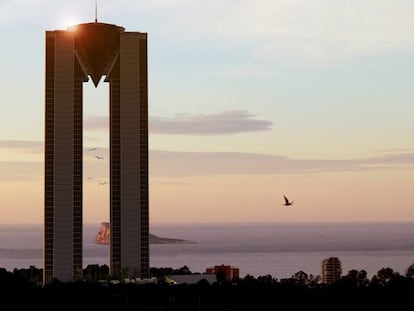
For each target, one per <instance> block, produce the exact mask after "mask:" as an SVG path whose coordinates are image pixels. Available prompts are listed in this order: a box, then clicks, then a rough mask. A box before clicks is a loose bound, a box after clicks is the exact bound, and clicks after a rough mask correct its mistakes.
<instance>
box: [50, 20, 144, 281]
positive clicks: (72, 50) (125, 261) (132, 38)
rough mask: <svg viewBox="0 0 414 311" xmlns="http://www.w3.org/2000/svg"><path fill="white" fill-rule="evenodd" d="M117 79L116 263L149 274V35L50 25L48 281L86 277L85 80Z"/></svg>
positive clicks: (117, 268)
mask: <svg viewBox="0 0 414 311" xmlns="http://www.w3.org/2000/svg"><path fill="white" fill-rule="evenodd" d="M103 75H105V76H106V79H105V82H109V84H110V94H109V109H110V202H111V203H110V204H111V206H110V223H111V242H110V267H111V273H112V274H119V273H122V274H123V275H125V274H126V275H128V276H130V277H148V276H149V244H148V243H149V241H148V233H149V215H148V74H147V34H146V33H140V32H126V31H125V29H124V28H123V27H119V26H116V25H110V24H104V23H98V22H95V23H86V24H80V25H76V26H73V27H70V28H68V29H67V30H55V31H46V89H45V214H44V216H45V218H44V282H45V283H47V282H50V281H51V280H52V279H54V278H56V279H59V280H61V281H71V280H76V279H78V278H80V277H81V276H82V268H83V267H82V149H83V147H82V145H83V144H82V131H83V125H82V118H83V117H82V109H83V108H82V107H83V106H82V83H83V82H85V81H88V76H90V77H91V78H92V81H93V83H94V84H95V86H98V84H99V81H100V79H101V77H102V76H103Z"/></svg>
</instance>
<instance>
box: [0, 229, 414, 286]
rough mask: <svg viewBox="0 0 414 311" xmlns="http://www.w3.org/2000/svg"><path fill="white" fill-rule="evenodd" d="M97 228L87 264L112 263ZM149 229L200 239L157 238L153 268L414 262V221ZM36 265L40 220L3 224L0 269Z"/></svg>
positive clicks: (311, 267) (87, 233) (284, 270)
mask: <svg viewBox="0 0 414 311" xmlns="http://www.w3.org/2000/svg"><path fill="white" fill-rule="evenodd" d="M99 227H100V224H92V225H91V224H88V225H85V227H84V252H83V253H84V258H83V263H84V266H86V265H88V264H109V247H108V246H107V245H97V244H95V243H94V237H95V235H96V233H97V232H98V231H99ZM150 232H151V233H153V234H156V235H159V236H162V237H170V238H179V239H185V240H189V241H193V242H195V243H193V244H152V245H151V246H150V265H151V267H173V268H180V267H182V266H184V265H187V266H188V267H189V268H190V270H191V271H193V272H204V271H205V269H206V268H207V267H210V266H214V265H220V264H225V265H232V266H235V267H238V268H240V275H241V276H242V277H243V276H245V275H247V274H250V275H253V276H255V277H257V276H260V275H267V274H270V275H272V276H273V277H275V278H278V279H281V278H287V277H290V276H292V275H293V274H294V273H296V272H298V271H300V270H302V271H304V272H306V273H308V274H314V275H318V274H320V273H321V272H320V270H321V262H322V260H323V259H324V258H328V257H331V256H335V257H338V258H339V259H340V260H341V263H342V270H343V274H346V273H347V272H348V271H349V270H351V269H357V270H361V269H364V270H366V271H367V272H368V276H370V277H371V276H372V275H374V274H375V273H376V272H377V271H378V270H379V269H381V268H385V267H390V268H392V269H394V271H397V272H399V273H401V274H405V272H406V270H407V268H408V266H410V265H411V264H412V263H414V223H377V224H375V223H358V224H355V223H352V224H350V223H349V224H347V223H337V224H332V223H330V224H277V223H275V224H197V225H195V224H191V225H190V224H153V225H151V226H150ZM31 265H33V266H36V267H39V268H40V267H42V225H0V267H3V268H6V269H8V270H12V269H14V268H27V267H29V266H31Z"/></svg>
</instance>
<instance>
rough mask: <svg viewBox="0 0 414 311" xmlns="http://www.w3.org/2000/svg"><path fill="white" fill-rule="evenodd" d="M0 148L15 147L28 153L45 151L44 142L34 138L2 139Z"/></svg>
mask: <svg viewBox="0 0 414 311" xmlns="http://www.w3.org/2000/svg"><path fill="white" fill-rule="evenodd" d="M0 149H15V150H19V151H23V152H28V153H38V152H42V151H43V142H41V141H34V140H0Z"/></svg>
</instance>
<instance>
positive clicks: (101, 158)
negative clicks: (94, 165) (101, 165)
mask: <svg viewBox="0 0 414 311" xmlns="http://www.w3.org/2000/svg"><path fill="white" fill-rule="evenodd" d="M95 158H97V159H98V160H103V159H104V158H103V157H100V156H97V155H96V156H95Z"/></svg>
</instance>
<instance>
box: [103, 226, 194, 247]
mask: <svg viewBox="0 0 414 311" xmlns="http://www.w3.org/2000/svg"><path fill="white" fill-rule="evenodd" d="M109 241H110V225H109V222H102V223H101V228H100V229H99V232H98V233H97V234H96V236H95V243H96V244H103V245H108V244H109ZM149 243H150V244H196V242H194V241H188V240H182V239H175V238H165V237H160V236H157V235H155V234H152V233H150V234H149Z"/></svg>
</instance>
